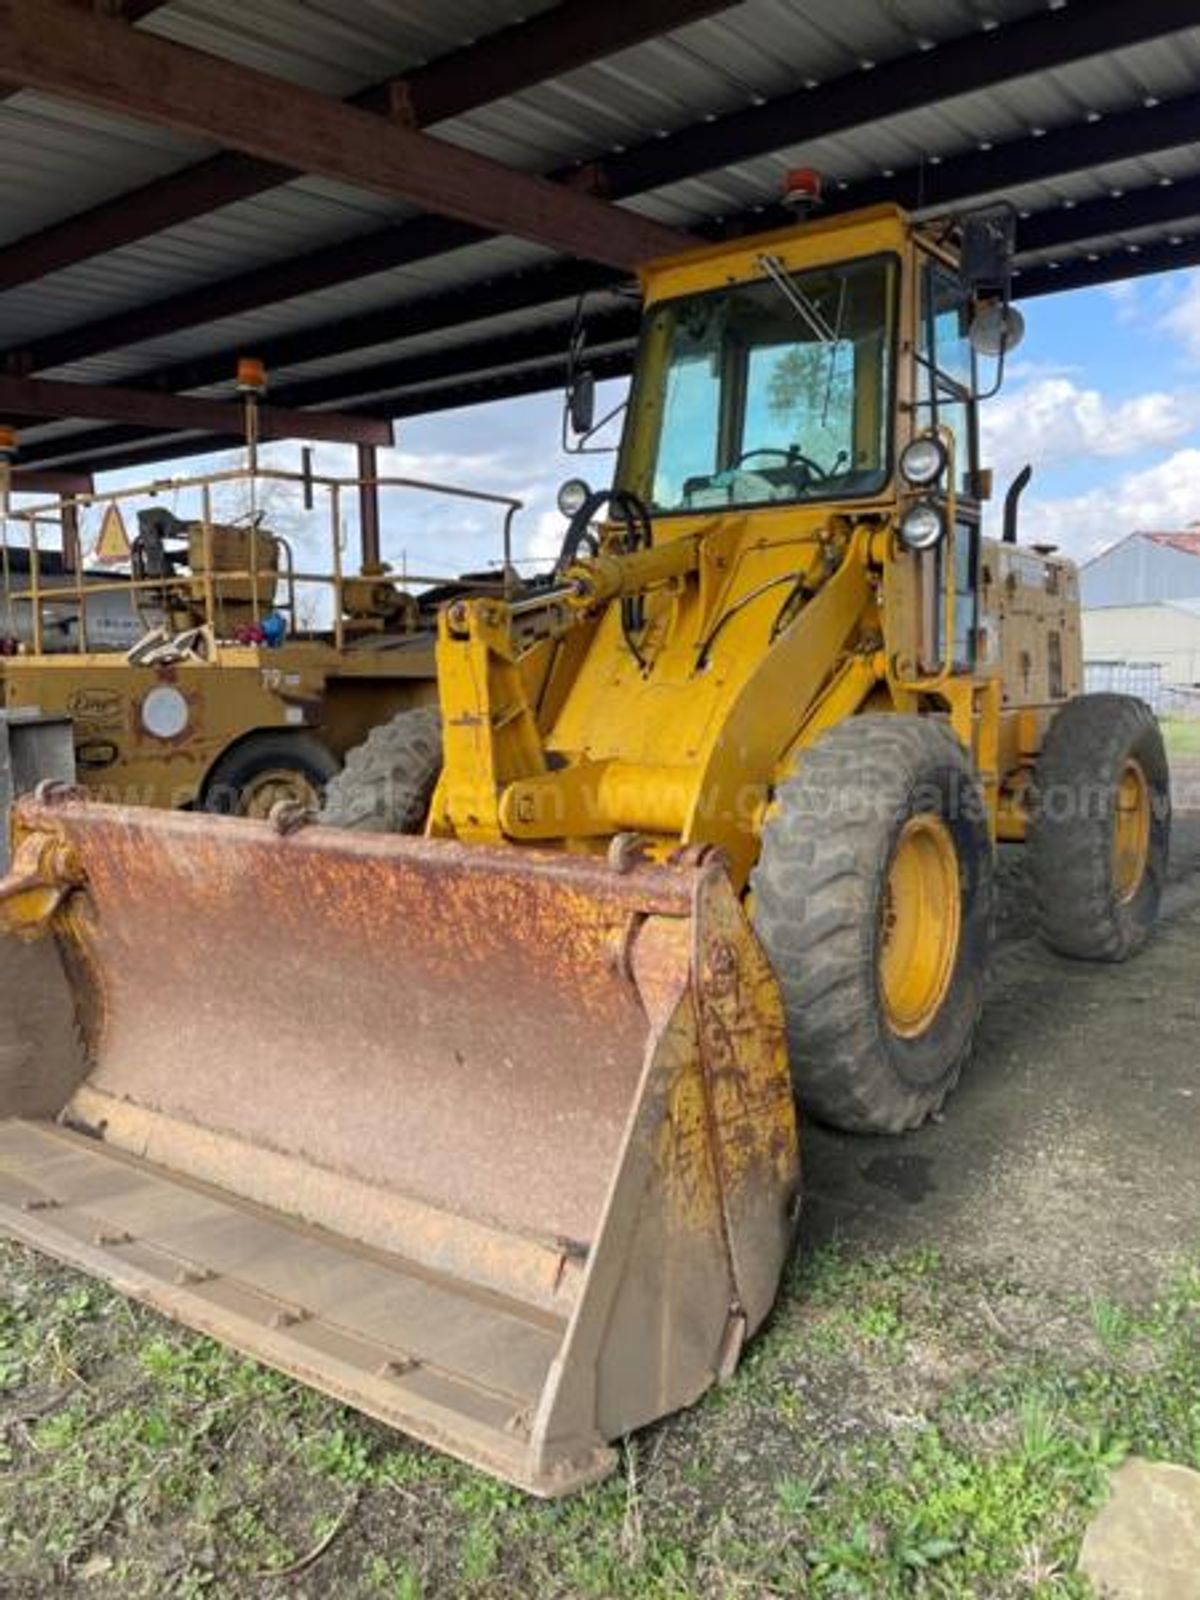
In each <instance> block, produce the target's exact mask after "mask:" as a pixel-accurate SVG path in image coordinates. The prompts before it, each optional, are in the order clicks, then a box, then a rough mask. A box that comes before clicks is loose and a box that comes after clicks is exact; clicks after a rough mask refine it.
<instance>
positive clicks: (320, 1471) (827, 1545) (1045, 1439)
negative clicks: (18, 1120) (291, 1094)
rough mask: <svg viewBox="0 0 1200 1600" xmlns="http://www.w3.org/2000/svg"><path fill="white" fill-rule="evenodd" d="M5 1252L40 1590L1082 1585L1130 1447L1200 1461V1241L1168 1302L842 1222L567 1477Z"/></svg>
mask: <svg viewBox="0 0 1200 1600" xmlns="http://www.w3.org/2000/svg"><path fill="white" fill-rule="evenodd" d="M0 1274H2V1275H3V1279H4V1287H5V1294H4V1296H3V1297H2V1298H0V1385H2V1387H0V1425H2V1428H0V1441H2V1442H0V1546H2V1547H3V1548H4V1550H5V1563H6V1583H7V1584H8V1590H6V1593H7V1592H9V1591H11V1593H12V1594H13V1595H14V1596H16V1597H23V1596H25V1595H28V1596H30V1597H32V1596H41V1595H42V1594H45V1593H47V1592H49V1591H51V1590H53V1592H55V1593H63V1594H73V1593H79V1594H84V1593H86V1594H87V1595H88V1596H89V1597H92V1596H95V1597H98V1600H109V1597H116V1596H120V1597H121V1600H136V1597H139V1596H147V1597H150V1596H154V1597H156V1600H157V1597H158V1596H161V1595H170V1596H189V1595H196V1596H200V1595H208V1594H219V1595H221V1596H222V1597H225V1596H231V1597H234V1600H238V1597H241V1596H247V1597H249V1596H256V1597H257V1596H266V1597H268V1600H269V1597H270V1596H273V1595H276V1594H279V1595H282V1594H284V1593H288V1592H300V1593H320V1592H328V1593H334V1594H337V1595H338V1596H339V1600H341V1597H342V1596H347V1597H351V1600H354V1597H358V1596H363V1597H366V1596H372V1597H374V1596H379V1597H383V1600H433V1597H438V1596H454V1597H455V1600H458V1597H460V1596H464V1597H466V1596H478V1597H483V1600H493V1597H494V1600H500V1597H503V1600H511V1597H520V1596H525V1595H530V1596H532V1595H537V1596H538V1597H539V1600H541V1597H542V1596H545V1597H548V1600H555V1597H562V1600H566V1597H571V1600H576V1597H589V1596H590V1597H595V1600H625V1597H628V1600H693V1597H694V1600H708V1597H721V1600H724V1597H726V1596H728V1597H731V1600H732V1597H745V1600H760V1597H770V1596H772V1595H788V1596H791V1595H804V1596H815V1597H825V1596H830V1597H847V1596H861V1597H864V1600H892V1597H895V1600H901V1597H905V1600H907V1597H909V1596H928V1597H931V1600H932V1597H941V1596H947V1597H948V1596H960V1595H961V1596H974V1595H982V1594H986V1595H989V1596H996V1597H1007V1596H1014V1597H1015V1596H1018V1595H1021V1596H1027V1595H1029V1594H1035V1595H1038V1596H1042V1597H1051V1600H1074V1597H1077V1596H1079V1597H1081V1596H1083V1595H1084V1594H1085V1592H1086V1590H1085V1587H1084V1586H1083V1584H1082V1582H1081V1580H1080V1579H1079V1578H1078V1577H1077V1575H1076V1574H1075V1572H1074V1567H1075V1560H1076V1554H1077V1550H1078V1543H1079V1539H1080V1537H1081V1535H1082V1531H1083V1528H1084V1527H1085V1525H1086V1522H1087V1519H1088V1517H1089V1515H1090V1514H1091V1510H1092V1508H1093V1507H1094V1506H1095V1505H1096V1504H1097V1502H1098V1500H1099V1499H1100V1498H1101V1497H1102V1495H1103V1493H1104V1487H1105V1482H1106V1478H1107V1475H1108V1473H1109V1472H1110V1471H1111V1469H1112V1468H1113V1467H1114V1466H1115V1465H1116V1464H1117V1463H1118V1462H1119V1461H1120V1460H1121V1459H1122V1458H1123V1457H1124V1456H1125V1454H1126V1453H1128V1452H1129V1451H1136V1452H1138V1453H1139V1454H1143V1455H1147V1456H1150V1457H1156V1458H1159V1459H1166V1460H1172V1461H1178V1462H1182V1463H1184V1464H1186V1465H1198V1466H1200V1265H1188V1266H1185V1267H1184V1268H1183V1269H1181V1270H1180V1271H1179V1272H1178V1273H1177V1274H1175V1275H1174V1276H1173V1277H1172V1278H1170V1279H1169V1280H1168V1281H1167V1282H1165V1283H1164V1284H1163V1285H1162V1289H1161V1293H1160V1294H1159V1296H1158V1298H1157V1300H1156V1301H1155V1302H1154V1303H1153V1304H1150V1305H1144V1306H1138V1305H1127V1304H1124V1303H1121V1302H1118V1301H1115V1300H1110V1299H1105V1298H1101V1297H1099V1296H1097V1297H1095V1298H1093V1299H1091V1300H1090V1301H1073V1300H1071V1299H1069V1298H1067V1297H1057V1296H1055V1295H1053V1294H1051V1293H1049V1292H1042V1291H1035V1290H1031V1289H1030V1288H1029V1287H1028V1286H1024V1285H1021V1284H1019V1283H1013V1282H1007V1281H1004V1280H1003V1279H1001V1278H998V1277H996V1276H994V1275H993V1276H987V1275H983V1274H978V1273H973V1272H970V1271H966V1270H964V1269H961V1268H957V1269H956V1268H951V1267H949V1266H947V1265H946V1264H944V1263H943V1262H941V1261H939V1259H938V1258H937V1257H936V1256H935V1255H932V1254H930V1253H928V1252H921V1253H917V1254H906V1255H895V1256H889V1257H886V1258H884V1259H880V1260H867V1259H865V1258H863V1257H862V1256H859V1255H855V1254H852V1253H850V1252H847V1251H839V1250H825V1251H821V1252H818V1253H816V1254H814V1255H812V1256H810V1258H809V1259H808V1260H807V1261H805V1262H802V1263H801V1264H800V1265H799V1266H798V1267H797V1268H796V1269H795V1270H794V1271H793V1272H792V1273H791V1275H790V1278H789V1283H788V1285H787V1287H786V1290H785V1294H784V1296H783V1298H782V1300H781V1304H780V1307H779V1309H778V1311H777V1313H776V1315H775V1317H774V1318H773V1320H772V1323H771V1326H770V1327H769V1329H768V1330H767V1331H766V1333H765V1334H764V1335H763V1336H762V1337H760V1338H759V1339H758V1340H756V1341H755V1343H754V1345H753V1346H752V1348H751V1351H750V1352H749V1354H748V1358H747V1360H746V1362H745V1363H744V1364H743V1367H742V1370H741V1372H740V1373H739V1374H738V1376H737V1378H736V1379H735V1380H734V1382H732V1383H731V1384H729V1385H728V1386H727V1387H726V1388H724V1389H722V1390H719V1391H714V1393H713V1394H712V1395H710V1396H709V1397H708V1399H706V1400H705V1401H704V1402H703V1403H702V1404H701V1405H699V1406H698V1407H696V1408H695V1409H694V1410H693V1411H692V1412H690V1413H688V1414H686V1415H684V1416H682V1417H679V1418H676V1419H673V1420H672V1421H670V1422H669V1423H667V1424H665V1425H663V1426H662V1427H660V1428H657V1429H654V1430H650V1431H649V1432H648V1433H645V1434H642V1435H640V1436H639V1437H638V1438H637V1439H636V1440H633V1441H631V1442H630V1443H629V1445H628V1446H627V1447H626V1449H625V1450H624V1452H623V1457H622V1468H621V1471H620V1472H619V1473H618V1474H617V1475H615V1476H614V1477H613V1478H611V1479H609V1480H608V1481H607V1482H605V1483H603V1484H601V1485H599V1486H597V1487H595V1488H592V1489H590V1490H587V1491H586V1492H584V1493H582V1494H579V1495H576V1496H574V1497H572V1498H570V1499H568V1500H565V1501H561V1502H555V1503H552V1504H543V1503H540V1502H535V1501H532V1500H529V1499H527V1498H526V1497H525V1496H523V1495H521V1494H520V1493H518V1492H517V1491H515V1490H512V1489H509V1488H507V1487H505V1486H504V1485H502V1484H498V1483H495V1482H493V1481H492V1480H491V1479H488V1478H485V1477H483V1476H481V1475H480V1474H478V1473H474V1472H472V1471H470V1470H469V1469H468V1468H466V1467H462V1466H460V1465H458V1464H457V1463H455V1462H453V1461H451V1460H449V1459H448V1458H446V1457H443V1456H439V1455H435V1454H432V1453H431V1452H428V1451H426V1450H424V1449H422V1448H421V1447H419V1446H417V1445H415V1444H412V1443H409V1442H408V1441H405V1440H404V1439H402V1438H400V1437H399V1436H397V1435H395V1434H392V1433H389V1432H388V1431H387V1430H385V1429H383V1428H379V1427H376V1426H375V1425H374V1424H372V1423H370V1422H369V1421H367V1420H365V1419H363V1418H361V1417H359V1416H357V1415H355V1414H353V1413H351V1412H348V1411H346V1410H344V1409H342V1408H340V1407H338V1406H336V1405H334V1404H332V1403H331V1402H328V1401H326V1400H324V1399H322V1398H321V1397H320V1396H317V1395H314V1394H311V1393H309V1392H307V1391H305V1390H302V1389H300V1388H298V1387H297V1386H295V1385H293V1384H291V1383H288V1382H286V1381H285V1380H283V1379H281V1378H279V1377H276V1376H274V1375H272V1374H270V1373H268V1372H266V1371H264V1370H263V1369H261V1368H259V1367H257V1366H255V1365H253V1364H252V1363H249V1362H246V1361H242V1360H240V1359H239V1358H237V1357H236V1356H234V1355H231V1354H230V1353H228V1352H227V1351H224V1350H222V1349H220V1348H219V1347H217V1346H215V1345H213V1344H211V1343H209V1342H208V1341H205V1340H203V1339H194V1338H191V1337H189V1336H188V1335H186V1334H184V1333H182V1332H180V1331H179V1330H176V1329H173V1328H170V1327H168V1326H167V1325H166V1324H164V1323H162V1322H161V1321H159V1320H158V1319H157V1318H155V1317H153V1316H152V1315H150V1314H149V1313H146V1312H143V1311H140V1310H136V1309H133V1308H130V1307H128V1306H126V1305H125V1304H124V1303H123V1302H121V1301H120V1300H119V1299H117V1298H116V1297H115V1296H112V1295H110V1294H108V1293H107V1291H105V1290H103V1289H101V1288H98V1287H96V1286H94V1285H90V1284H88V1285H84V1284H83V1283H82V1281H81V1280H80V1279H78V1278H76V1277H74V1276H73V1275H72V1274H70V1273H68V1272H65V1271H62V1270H60V1269H58V1268H55V1267H51V1266H48V1265H46V1264H44V1263H41V1262H39V1261H37V1260H35V1258H34V1257H33V1256H32V1255H30V1254H28V1253H27V1252H24V1251H21V1250H18V1249H16V1248H12V1247H0ZM272 1574H275V1575H278V1576H272ZM287 1574H291V1576H290V1577H289V1576H287Z"/></svg>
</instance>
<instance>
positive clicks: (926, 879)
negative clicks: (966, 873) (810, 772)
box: [879, 816, 962, 1039]
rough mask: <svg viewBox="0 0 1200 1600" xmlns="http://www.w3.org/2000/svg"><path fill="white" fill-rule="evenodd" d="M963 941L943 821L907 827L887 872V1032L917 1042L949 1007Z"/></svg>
mask: <svg viewBox="0 0 1200 1600" xmlns="http://www.w3.org/2000/svg"><path fill="white" fill-rule="evenodd" d="M961 937H962V882H961V878H960V875H959V867H958V852H957V850H956V849H955V847H954V840H953V838H952V837H951V835H950V830H949V829H948V828H947V827H946V824H945V823H944V822H943V821H942V820H941V818H940V817H934V816H919V817H911V818H910V819H909V820H908V822H906V823H905V824H904V827H903V829H902V830H901V833H900V837H899V839H897V841H896V848H895V850H894V851H893V852H892V864H891V867H890V868H889V870H888V881H887V892H886V894H885V896H884V904H883V929H882V939H881V940H880V949H879V989H880V994H881V996H882V1000H883V1008H884V1014H885V1016H886V1019H887V1024H888V1027H889V1028H890V1029H891V1030H892V1032H893V1033H895V1034H898V1035H899V1036H900V1037H901V1038H904V1039H915V1038H917V1037H918V1035H920V1034H922V1033H924V1032H925V1031H926V1030H927V1029H928V1028H929V1027H930V1026H931V1025H932V1024H933V1022H934V1020H935V1018H936V1017H937V1014H938V1012H939V1011H940V1010H941V1008H942V1004H943V1002H944V1001H945V998H946V994H947V991H948V990H949V988H950V983H951V980H952V979H953V977H954V968H955V964H956V962H957V960H958V945H959V940H960V938H961Z"/></svg>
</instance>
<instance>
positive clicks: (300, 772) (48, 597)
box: [0, 451, 520, 817]
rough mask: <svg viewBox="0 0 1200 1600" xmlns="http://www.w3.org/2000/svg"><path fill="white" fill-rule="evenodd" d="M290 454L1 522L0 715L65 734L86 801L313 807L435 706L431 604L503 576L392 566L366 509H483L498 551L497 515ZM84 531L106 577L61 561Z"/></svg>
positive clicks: (385, 535) (469, 493)
mask: <svg viewBox="0 0 1200 1600" xmlns="http://www.w3.org/2000/svg"><path fill="white" fill-rule="evenodd" d="M303 460H304V462H305V465H304V467H303V468H301V469H285V468H282V467H270V466H267V465H266V464H265V463H262V462H261V461H260V460H259V458H258V456H257V452H256V451H251V452H250V454H249V456H248V459H247V460H246V461H245V462H243V463H240V464H238V465H235V466H231V467H227V468H223V469H222V470H219V471H215V472H212V473H208V474H205V475H203V476H195V477H187V478H183V477H181V478H172V479H169V480H162V481H155V482H148V483H144V484H135V485H131V486H129V487H127V488H123V489H121V490H119V491H116V492H114V493H111V494H104V495H99V496H86V497H82V498H81V497H75V498H73V499H71V500H69V501H66V500H59V501H54V502H51V503H48V504H45V505H33V506H30V507H26V508H25V509H23V510H21V511H18V512H11V511H10V512H8V513H7V514H6V515H5V517H4V519H3V529H2V536H0V578H2V579H3V582H2V583H0V711H8V712H18V711H20V712H23V713H26V714H28V713H31V712H34V711H36V712H38V713H40V714H41V715H43V716H55V717H66V718H69V719H70V721H71V724H72V726H73V727H74V729H75V758H76V765H77V768H78V772H79V781H80V783H81V784H82V785H83V786H84V787H86V788H87V789H88V791H89V792H90V793H91V794H92V795H93V796H94V797H95V798H97V799H103V800H108V801H111V802H116V803H121V804H126V805H150V806H160V807H188V808H195V809H197V810H203V811H214V812H221V813H225V814H233V815H237V816H249V817H266V816H268V815H269V813H270V811H271V809H272V807H273V806H274V805H276V804H277V803H279V802H280V801H290V802H293V803H296V804H300V805H308V806H316V805H318V804H319V803H320V800H321V797H322V795H323V793H324V790H325V786H326V784H327V783H328V782H329V780H330V779H331V778H332V777H333V776H334V775H335V774H336V773H337V772H339V771H340V769H341V764H342V760H343V757H344V756H345V754H346V752H347V751H348V750H350V749H353V748H355V747H356V746H357V745H358V744H359V743H360V742H361V741H362V740H363V739H365V738H366V736H367V733H368V732H369V730H370V729H371V728H373V727H374V726H375V725H376V724H378V723H381V722H387V721H388V720H389V719H390V718H391V717H392V716H393V715H395V714H396V713H397V712H399V711H401V710H404V709H407V708H410V707H414V706H418V705H421V704H424V703H427V702H429V701H431V700H433V699H435V698H436V690H435V687H434V683H435V666H434V645H435V639H436V619H437V610H438V607H439V605H440V603H441V601H442V600H444V599H446V598H448V597H449V596H450V595H452V594H460V593H463V592H471V593H487V592H488V591H489V590H490V591H491V592H493V593H495V594H497V595H500V596H503V595H504V594H505V593H506V592H508V591H509V590H511V588H512V575H511V569H510V568H509V566H508V565H507V564H504V565H503V566H502V565H500V564H498V565H497V567H496V568H495V570H494V571H493V572H491V573H490V574H489V573H483V574H476V575H475V576H474V577H473V578H472V579H470V580H468V583H467V585H466V586H465V587H464V586H461V585H458V584H456V583H452V582H448V581H447V579H446V577H445V576H441V577H438V576H435V575H424V576H423V575H422V574H421V573H419V572H417V571H412V572H405V573H400V572H398V571H395V570H393V568H392V566H390V565H389V564H388V562H387V561H386V560H385V559H384V558H385V556H389V555H391V556H393V559H394V551H392V549H391V548H390V547H391V546H392V545H395V544H397V543H399V542H400V541H399V540H398V538H397V535H398V533H399V532H400V529H399V528H397V527H395V526H387V527H381V524H380V516H379V509H380V505H381V503H382V504H383V505H384V506H386V507H387V508H389V511H390V510H392V509H393V508H394V510H395V512H396V514H397V516H398V517H401V518H402V517H404V516H409V517H412V516H413V513H414V509H415V508H416V507H418V506H422V505H424V506H428V505H429V504H431V503H432V502H431V501H430V498H429V497H430V496H433V497H435V498H436V499H440V500H445V499H446V498H447V497H449V498H450V499H451V500H452V501H453V502H454V503H455V504H458V505H464V504H465V505H470V506H471V507H472V508H473V509H479V508H482V509H484V510H488V511H490V512H491V513H492V514H493V515H496V516H497V517H498V519H499V521H500V524H501V526H502V529H503V541H502V542H503V546H504V548H505V549H506V550H507V549H508V548H509V547H510V545H511V538H512V523H513V518H514V516H515V515H516V513H517V511H518V510H519V509H520V504H519V502H517V501H514V500H512V499H509V498H507V497H505V496H502V495H491V494H487V493H484V492H482V491H479V490H474V489H460V488H455V487H452V486H449V485H445V484H437V483H425V482H417V481H416V480H413V479H410V478H398V477H390V476H387V475H380V474H379V473H378V472H376V473H375V474H374V475H373V476H371V477H369V478H366V477H363V476H361V475H360V476H357V477H353V478H350V477H337V476H333V475H330V474H326V473H318V472H315V471H314V470H313V468H312V464H311V458H310V454H309V453H307V452H306V453H305V455H304V457H303ZM87 518H90V519H92V520H93V521H94V522H96V524H97V526H98V527H99V529H100V530H101V531H100V538H101V539H103V538H104V537H105V535H106V533H107V531H108V530H110V529H112V530H114V535H113V537H114V543H115V549H114V550H113V552H112V554H113V555H115V556H116V558H117V559H116V562H115V564H114V565H113V567H112V568H111V569H110V570H108V571H105V570H104V569H103V568H93V569H92V570H91V571H85V570H84V563H83V562H82V561H81V560H80V559H79V556H80V549H79V546H80V532H79V529H80V524H81V520H82V519H87ZM280 518H282V519H283V522H284V524H285V526H287V527H288V531H287V532H285V531H284V528H283V527H281V526H280V525H279V519H280ZM353 520H356V521H357V523H358V540H357V542H358V547H359V548H358V551H357V555H358V560H357V562H356V563H355V564H354V565H353V566H348V564H347V561H346V557H345V554H344V551H345V547H346V544H347V531H346V525H347V523H348V522H349V521H353ZM384 520H385V521H391V520H392V519H391V518H385V519H384ZM292 523H295V524H296V528H295V531H294V532H293V531H292V530H291V528H290V524H292ZM127 528H128V529H129V533H128V534H126V532H125V530H126V529H127ZM297 535H299V536H300V538H301V539H302V541H303V543H302V546H301V548H300V549H297V548H296V543H297ZM500 544H501V541H500V540H497V550H498V551H499V548H500ZM122 555H123V556H124V558H125V559H124V560H122V559H121V557H122ZM110 559H111V557H110ZM18 565H19V569H20V571H19V572H18ZM506 574H507V577H506Z"/></svg>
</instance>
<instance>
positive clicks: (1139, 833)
mask: <svg viewBox="0 0 1200 1600" xmlns="http://www.w3.org/2000/svg"><path fill="white" fill-rule="evenodd" d="M1150 821H1151V817H1150V785H1149V783H1148V782H1147V781H1146V774H1145V773H1144V772H1143V771H1142V766H1141V762H1139V761H1135V760H1134V759H1133V757H1132V756H1131V757H1130V758H1129V760H1128V761H1127V762H1126V763H1125V765H1124V767H1123V768H1122V769H1121V777H1120V779H1119V781H1118V783H1117V813H1116V825H1115V826H1114V828H1113V864H1112V873H1113V888H1114V889H1115V890H1116V894H1117V899H1118V900H1119V901H1121V902H1122V904H1124V903H1125V902H1127V901H1129V900H1132V899H1133V898H1134V896H1135V895H1136V894H1137V892H1138V890H1139V889H1140V888H1141V887H1142V882H1143V880H1144V879H1145V876H1146V867H1147V865H1148V864H1149V861H1150Z"/></svg>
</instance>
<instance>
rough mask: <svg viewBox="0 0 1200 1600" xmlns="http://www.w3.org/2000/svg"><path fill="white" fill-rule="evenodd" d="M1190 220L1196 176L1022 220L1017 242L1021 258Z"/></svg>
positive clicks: (1195, 207)
mask: <svg viewBox="0 0 1200 1600" xmlns="http://www.w3.org/2000/svg"><path fill="white" fill-rule="evenodd" d="M1192 217H1200V177H1195V178H1176V179H1172V180H1171V181H1169V182H1166V183H1156V184H1152V185H1150V186H1149V187H1148V188H1142V189H1129V190H1123V191H1119V192H1114V193H1113V194H1111V195H1105V196H1103V197H1102V198H1100V199H1096V200H1080V201H1078V202H1077V203H1076V204H1075V205H1072V206H1064V205H1060V206H1056V207H1055V208H1054V209H1053V210H1050V211H1037V212H1035V213H1034V214H1033V216H1031V217H1023V218H1022V219H1021V221H1020V223H1019V224H1018V227H1017V241H1018V246H1019V249H1020V252H1021V254H1022V255H1030V254H1032V253H1033V252H1034V251H1035V250H1057V249H1061V248H1064V247H1066V246H1069V245H1076V244H1080V243H1086V242H1087V241H1088V240H1090V239H1102V238H1106V237H1111V236H1112V235H1113V234H1115V233H1134V232H1136V231H1137V230H1138V229H1139V228H1155V227H1164V226H1165V227H1170V226H1172V225H1173V224H1175V223H1177V222H1181V221H1186V220H1188V219H1189V218H1192Z"/></svg>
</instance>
